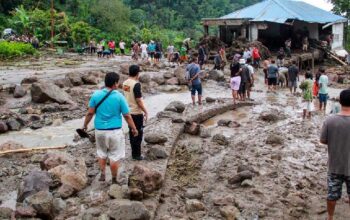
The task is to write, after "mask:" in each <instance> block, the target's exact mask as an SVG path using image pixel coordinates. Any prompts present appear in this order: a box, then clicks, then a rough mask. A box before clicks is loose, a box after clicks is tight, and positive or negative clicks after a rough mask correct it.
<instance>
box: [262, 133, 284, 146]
mask: <svg viewBox="0 0 350 220" xmlns="http://www.w3.org/2000/svg"><path fill="white" fill-rule="evenodd" d="M283 142H284V139H283V138H282V137H281V135H276V134H271V135H269V136H268V137H267V139H266V144H271V145H282V144H283Z"/></svg>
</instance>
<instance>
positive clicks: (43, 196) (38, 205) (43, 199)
mask: <svg viewBox="0 0 350 220" xmlns="http://www.w3.org/2000/svg"><path fill="white" fill-rule="evenodd" d="M24 204H25V205H27V206H31V207H33V208H34V209H35V211H36V212H37V217H39V218H42V219H53V196H52V194H51V193H50V192H49V191H46V190H45V191H40V192H38V193H36V194H34V195H31V196H29V197H28V198H26V199H25V200H24Z"/></svg>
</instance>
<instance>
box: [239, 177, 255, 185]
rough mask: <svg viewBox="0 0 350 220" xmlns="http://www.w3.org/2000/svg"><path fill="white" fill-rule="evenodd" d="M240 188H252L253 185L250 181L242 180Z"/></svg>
mask: <svg viewBox="0 0 350 220" xmlns="http://www.w3.org/2000/svg"><path fill="white" fill-rule="evenodd" d="M241 186H242V187H254V183H253V181H252V180H249V179H247V180H243V182H242V183H241Z"/></svg>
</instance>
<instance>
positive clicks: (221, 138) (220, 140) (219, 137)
mask: <svg viewBox="0 0 350 220" xmlns="http://www.w3.org/2000/svg"><path fill="white" fill-rule="evenodd" d="M212 141H213V142H215V143H217V144H219V145H225V146H226V145H228V144H229V141H228V140H227V138H226V136H225V135H223V134H215V135H214V136H213V138H212Z"/></svg>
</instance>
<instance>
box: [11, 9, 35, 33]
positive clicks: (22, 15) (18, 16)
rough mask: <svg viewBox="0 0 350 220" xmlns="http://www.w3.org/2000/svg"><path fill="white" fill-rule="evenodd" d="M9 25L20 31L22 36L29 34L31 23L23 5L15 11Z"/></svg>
mask: <svg viewBox="0 0 350 220" xmlns="http://www.w3.org/2000/svg"><path fill="white" fill-rule="evenodd" d="M10 23H11V24H12V25H13V26H14V27H15V28H16V30H21V31H22V33H23V34H28V33H29V31H30V28H31V25H32V22H31V19H30V17H29V13H28V12H27V10H26V9H24V7H23V5H21V6H20V7H19V8H16V9H15V11H14V12H13V17H12V18H11V20H10Z"/></svg>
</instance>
